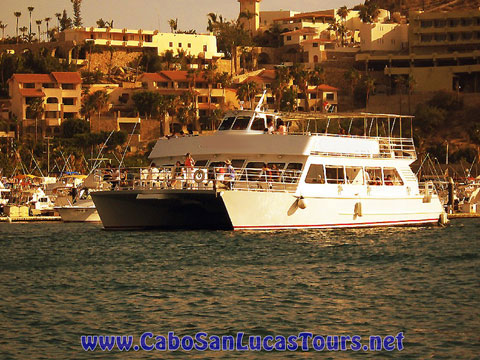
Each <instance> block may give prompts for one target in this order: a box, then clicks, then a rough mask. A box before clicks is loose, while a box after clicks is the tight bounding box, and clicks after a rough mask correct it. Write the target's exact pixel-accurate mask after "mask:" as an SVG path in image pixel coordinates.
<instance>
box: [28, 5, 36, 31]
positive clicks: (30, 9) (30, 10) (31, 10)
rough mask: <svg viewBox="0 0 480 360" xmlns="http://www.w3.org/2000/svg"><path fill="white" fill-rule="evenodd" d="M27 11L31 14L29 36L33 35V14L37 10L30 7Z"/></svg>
mask: <svg viewBox="0 0 480 360" xmlns="http://www.w3.org/2000/svg"><path fill="white" fill-rule="evenodd" d="M27 9H28V12H29V13H30V30H29V32H28V34H29V35H32V12H33V10H34V9H35V8H34V7H33V6H29V7H28V8H27Z"/></svg>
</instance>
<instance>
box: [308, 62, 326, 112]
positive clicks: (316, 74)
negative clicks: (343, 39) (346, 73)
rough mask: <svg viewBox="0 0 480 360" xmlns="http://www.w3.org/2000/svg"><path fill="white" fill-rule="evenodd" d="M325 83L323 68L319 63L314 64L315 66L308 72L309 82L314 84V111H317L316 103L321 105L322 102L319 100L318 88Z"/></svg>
mask: <svg viewBox="0 0 480 360" xmlns="http://www.w3.org/2000/svg"><path fill="white" fill-rule="evenodd" d="M324 83H325V69H324V68H323V67H322V66H320V65H318V64H317V65H315V68H314V69H313V71H312V72H311V73H310V84H311V85H314V86H315V95H316V101H315V111H318V104H319V103H320V104H321V105H322V106H323V104H322V103H321V102H320V99H319V98H320V90H319V88H318V87H319V86H320V85H321V84H324Z"/></svg>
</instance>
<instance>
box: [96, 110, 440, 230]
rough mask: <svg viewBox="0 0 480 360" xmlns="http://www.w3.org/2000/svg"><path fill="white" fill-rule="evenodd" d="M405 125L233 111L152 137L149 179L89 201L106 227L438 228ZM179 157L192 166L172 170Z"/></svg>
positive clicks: (396, 119)
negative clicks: (204, 126) (209, 129)
mask: <svg viewBox="0 0 480 360" xmlns="http://www.w3.org/2000/svg"><path fill="white" fill-rule="evenodd" d="M412 120H413V119H412V117H408V116H399V115H384V114H358V113H357V114H317V113H310V114H308V113H306V114H280V113H274V112H268V111H262V110H260V109H259V108H258V107H257V109H256V110H239V111H233V112H229V113H227V114H226V116H225V118H224V119H223V121H222V123H221V124H220V126H219V128H218V130H217V131H216V132H215V133H214V134H212V135H209V136H187V137H180V138H171V139H159V140H158V141H157V143H156V145H155V147H154V149H153V150H152V152H151V154H150V156H149V158H150V159H151V161H152V163H154V164H155V165H154V166H155V167H154V168H153V169H154V170H155V171H154V172H152V168H151V169H150V170H149V171H150V174H151V175H150V176H149V177H145V176H144V175H141V174H142V173H143V174H144V172H145V170H136V171H135V173H136V176H135V179H133V180H132V181H129V182H124V183H123V186H120V188H119V189H118V190H114V191H98V192H95V193H93V194H92V198H93V200H94V202H95V205H96V208H97V210H98V212H99V215H100V218H101V220H102V223H103V226H104V227H105V228H106V229H153V228H159V229H234V230H271V229H292V228H294V229H295V228H340V227H369V226H394V225H421V224H435V223H438V222H439V220H444V221H446V220H445V219H446V218H445V213H444V210H443V207H442V204H441V203H440V201H439V198H438V196H437V194H436V192H435V188H434V187H433V185H432V184H431V183H425V184H419V182H418V180H417V177H416V176H415V174H414V173H413V172H412V170H411V168H410V165H411V163H413V162H414V161H415V160H416V158H417V157H416V152H415V147H414V143H413V139H412V125H411V124H412ZM272 121H273V122H274V123H276V124H284V125H285V126H286V127H287V128H288V131H287V133H286V134H285V133H284V132H282V133H270V132H269V131H267V126H268V127H271V124H272ZM405 125H408V126H405ZM405 128H406V129H405ZM187 153H190V154H191V156H192V157H193V159H194V160H195V165H194V168H190V169H186V168H185V166H184V165H181V166H178V164H177V166H176V163H177V161H179V162H180V163H181V164H183V163H184V160H185V155H186V154H187ZM226 161H227V165H226V164H225V162H226ZM230 163H231V164H232V165H231V166H232V167H233V171H232V167H230V166H228V165H229V164H230ZM226 167H228V169H226ZM142 171H143V172H142ZM131 174H132V171H131V170H130V175H131ZM152 174H153V175H152Z"/></svg>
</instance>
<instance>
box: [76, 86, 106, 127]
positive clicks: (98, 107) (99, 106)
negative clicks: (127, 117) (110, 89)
mask: <svg viewBox="0 0 480 360" xmlns="http://www.w3.org/2000/svg"><path fill="white" fill-rule="evenodd" d="M107 103H108V94H107V92H106V91H104V90H98V91H95V92H94V93H92V94H87V95H85V96H84V97H83V98H82V107H81V108H80V113H81V114H82V115H83V116H84V117H85V120H90V117H91V115H92V114H93V113H94V112H97V113H98V118H99V119H100V112H101V111H102V110H103V108H105V106H106V105H107Z"/></svg>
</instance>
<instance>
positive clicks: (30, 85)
mask: <svg viewBox="0 0 480 360" xmlns="http://www.w3.org/2000/svg"><path fill="white" fill-rule="evenodd" d="M23 88H24V89H35V83H24V84H23Z"/></svg>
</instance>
